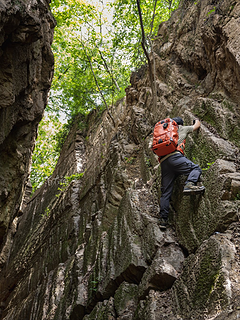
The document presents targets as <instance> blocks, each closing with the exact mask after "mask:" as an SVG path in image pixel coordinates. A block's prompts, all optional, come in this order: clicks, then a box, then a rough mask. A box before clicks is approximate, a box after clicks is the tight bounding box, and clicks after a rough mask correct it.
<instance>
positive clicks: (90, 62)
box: [79, 40, 116, 127]
mask: <svg viewBox="0 0 240 320" xmlns="http://www.w3.org/2000/svg"><path fill="white" fill-rule="evenodd" d="M79 41H80V42H81V44H82V47H83V50H84V51H85V54H86V57H87V59H88V62H89V64H90V68H91V71H92V74H93V77H94V80H95V83H96V85H97V88H98V91H99V93H100V95H101V97H102V100H103V102H104V104H105V106H106V109H107V113H108V115H109V116H110V118H111V120H112V122H113V125H114V127H116V125H115V121H114V119H113V117H112V114H111V113H110V111H109V108H108V104H107V102H106V100H105V98H104V95H103V93H102V90H101V88H100V87H99V84H98V80H97V78H96V75H95V72H94V70H93V66H92V61H91V59H90V57H89V55H88V54H87V50H86V48H85V45H84V43H83V42H82V40H79Z"/></svg>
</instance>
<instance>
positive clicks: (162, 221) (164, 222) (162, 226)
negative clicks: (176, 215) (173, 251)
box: [159, 218, 168, 230]
mask: <svg viewBox="0 0 240 320" xmlns="http://www.w3.org/2000/svg"><path fill="white" fill-rule="evenodd" d="M167 226H168V219H164V218H160V219H159V227H160V229H162V230H166V229H167Z"/></svg>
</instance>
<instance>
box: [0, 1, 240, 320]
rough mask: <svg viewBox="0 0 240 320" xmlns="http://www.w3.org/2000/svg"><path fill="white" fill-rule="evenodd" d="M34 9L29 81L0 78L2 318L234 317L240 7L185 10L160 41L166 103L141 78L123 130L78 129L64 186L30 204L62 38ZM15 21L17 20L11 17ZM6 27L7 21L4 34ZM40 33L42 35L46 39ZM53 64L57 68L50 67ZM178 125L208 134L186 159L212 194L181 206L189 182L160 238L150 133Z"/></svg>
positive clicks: (162, 29) (118, 125)
mask: <svg viewBox="0 0 240 320" xmlns="http://www.w3.org/2000/svg"><path fill="white" fill-rule="evenodd" d="M31 5H32V6H33V5H34V3H32V2H31ZM0 8H1V10H2V11H1V14H2V16H3V17H4V14H5V15H6V13H4V12H7V11H4V10H5V9H6V10H10V6H9V7H8V9H7V5H6V4H5V2H4V3H3V2H1V7H0ZM3 8H5V9H3ZM14 8H15V6H12V8H11V10H12V11H11V12H12V14H13V15H12V18H11V19H13V17H14V12H15V11H14V10H15V9H14ZM17 8H18V6H17V5H16V10H17ZM30 8H31V6H30ZM35 8H36V11H35V12H38V13H39V12H41V15H40V17H36V16H34V15H33V14H32V15H31V14H30V13H29V14H28V11H27V12H25V11H24V13H23V12H22V15H23V16H24V20H22V21H26V22H25V24H23V22H22V24H21V23H20V22H17V21H16V20H14V19H13V21H15V22H14V23H15V24H17V25H18V26H20V27H19V28H15V29H14V27H12V28H10V29H11V32H10V31H9V32H8V35H9V39H11V41H12V45H13V44H14V45H16V46H17V44H18V43H21V50H26V52H27V53H28V54H30V52H32V54H33V52H34V54H35V57H36V58H35V60H34V63H33V62H31V63H32V65H31V64H30V65H29V66H28V69H27V70H31V71H26V70H25V71H22V72H20V74H19V73H17V72H16V75H15V72H13V71H14V70H15V69H14V67H13V65H11V64H9V68H10V71H8V70H6V68H7V65H8V64H4V66H2V68H0V70H1V71H0V72H2V77H3V78H1V76H0V78H1V79H0V82H1V81H2V85H0V90H1V88H2V87H3V86H4V85H5V86H6V88H7V90H2V91H4V93H2V95H6V98H4V103H3V105H2V107H1V109H0V112H3V116H4V117H5V119H6V120H5V122H4V125H5V127H4V125H2V126H1V129H0V130H2V133H1V137H3V138H2V140H1V141H2V142H1V150H3V151H2V152H3V154H4V157H5V158H4V159H5V160H4V162H3V165H2V167H1V169H0V170H2V171H3V174H2V177H3V179H5V182H6V181H7V180H6V179H12V180H11V181H12V182H11V183H9V184H7V183H3V184H2V185H1V188H0V190H1V191H0V192H1V198H0V200H1V201H2V202H1V203H0V204H1V206H2V207H4V208H5V209H4V210H5V211H1V219H2V221H3V222H2V225H1V226H2V227H1V235H2V239H1V241H2V246H1V256H0V258H1V272H0V288H1V290H0V309H1V316H0V319H4V320H12V319H16V320H17V319H18V320H23V319H24V320H28V319H29V320H30V319H31V320H32V319H34V320H38V319H39V320H40V319H41V320H43V319H44V320H50V319H54V320H66V319H70V320H81V319H84V320H87V319H88V320H90V319H98V320H99V319H104V320H105V319H112V320H123V319H128V320H131V319H132V320H165V319H168V320H175V319H179V320H196V319H198V320H205V319H216V320H222V319H237V318H238V317H239V316H240V315H239V308H240V292H239V290H240V289H239V281H240V278H239V274H240V273H239V271H240V258H239V256H240V255H239V253H240V252H239V248H240V242H239V241H240V240H239V239H240V237H239V236H240V223H239V205H240V198H239V197H240V177H239V175H240V171H239V170H240V162H239V146H240V145H239V141H240V131H239V127H240V112H239V98H240V97H239V95H240V81H239V80H240V79H239V74H240V73H239V71H240V70H239V69H240V68H239V63H240V60H239V50H240V42H239V31H240V30H239V26H240V25H239V16H240V3H239V1H236V0H223V1H218V2H217V3H216V1H210V0H208V1H207V0H203V1H198V2H197V1H195V2H193V1H183V2H182V4H181V6H180V8H179V9H178V10H177V11H175V12H174V13H173V14H172V17H171V19H170V20H169V21H167V22H164V23H162V24H161V25H160V26H159V30H158V37H157V39H156V40H155V41H154V55H152V56H151V59H153V58H154V59H155V63H156V76H157V105H156V106H154V105H153V103H152V102H153V99H152V92H151V86H150V83H149V75H148V72H147V68H146V66H144V67H142V68H140V69H139V70H138V71H137V72H135V73H133V74H132V76H131V86H129V87H128V88H126V97H125V98H124V99H122V100H121V101H118V103H116V105H115V106H114V107H110V112H111V114H112V116H113V118H114V120H115V126H114V125H113V122H112V120H111V118H110V117H109V115H108V113H107V112H104V113H103V114H102V117H101V119H99V118H98V117H96V112H95V111H93V112H92V113H91V114H90V115H89V117H88V123H87V124H88V125H87V126H85V129H83V130H79V129H78V128H79V126H78V123H76V124H75V126H74V127H73V128H72V131H71V132H70V134H69V136H68V138H67V140H66V142H65V144H64V147H63V150H62V153H61V156H60V158H59V161H58V164H57V166H56V169H55V171H54V173H53V175H52V176H51V177H50V178H49V179H48V180H47V181H46V182H45V184H44V185H43V186H42V187H41V188H40V189H39V190H37V191H36V193H35V194H34V195H33V197H32V198H29V197H28V196H27V195H28V193H29V187H28V186H26V188H24V186H25V184H26V181H27V170H28V166H29V161H30V155H31V150H32V147H33V144H34V139H35V132H36V126H37V122H38V121H39V120H40V118H41V115H42V112H43V109H44V106H45V103H46V93H47V90H48V89H49V85H50V80H51V76H50V75H51V72H52V60H51V59H52V55H51V54H50V43H51V40H50V39H51V37H52V28H53V26H54V21H53V19H52V18H51V15H50V13H49V11H48V5H47V3H45V2H44V3H43V2H41V5H40V3H38V4H36V7H35ZM19 10H20V8H19ZM41 10H43V11H41ZM6 16H7V18H8V19H10V17H11V14H10V11H9V14H8V15H6ZM30 16H31V17H33V18H32V19H33V20H31V18H30ZM19 17H21V14H18V15H17V18H18V19H20V18H19ZM48 17H49V20H48ZM7 18H6V17H5V18H4V19H7ZM4 19H2V20H1V21H6V20H4ZM34 19H35V20H34ZM20 20H21V19H20ZM27 21H31V23H30V22H29V23H27ZM33 21H34V23H33ZM50 22H51V23H50ZM15 24H13V26H14V25H15ZM4 25H5V27H4ZM6 25H9V24H4V23H2V28H3V29H4V28H5V29H6ZM30 25H31V28H32V29H31V32H30V31H29V29H30ZM43 28H45V29H43ZM5 29H4V30H5ZM14 30H15V31H14ZM43 31H44V32H43ZM4 32H5V31H4ZM4 32H3V33H2V34H3V35H2V36H1V39H2V41H4V39H5V38H4V37H5V35H6V34H7V33H6V32H5V33H4ZM39 32H43V33H42V34H43V37H40V38H38V36H37V35H39ZM30 40H31V41H30ZM44 41H46V42H44ZM8 43H9V42H8ZM46 43H47V44H46ZM6 48H7V47H6ZM24 48H25V49H24ZM33 48H34V49H33ZM43 48H44V49H43ZM6 50H10V49H6ZM19 50H20V49H19ZM8 52H9V51H6V53H5V52H4V51H1V54H2V55H5V54H6V57H5V58H4V59H10V58H11V57H12V55H13V52H12V53H11V54H12V55H11V54H10V53H8ZM16 52H17V50H16V49H15V50H14V53H15V54H16ZM21 52H22V51H21ZM21 52H20V53H21ZM43 52H45V54H46V55H47V56H45V57H48V58H46V59H43V60H42V58H41V57H43V56H44V54H43ZM20 53H19V59H16V58H15V62H14V63H20V64H22V67H23V66H24V63H23V61H32V60H31V59H30V58H29V56H27V57H28V60H24V59H25V58H24V57H25V55H24V54H23V55H21V54H20ZM26 59H27V58H26ZM21 61H22V62H21ZM36 61H38V63H37V65H36V64H35V63H36ZM1 63H2V62H1ZM29 63H30V62H29ZM44 63H48V64H47V65H46V64H44ZM43 65H44V68H43V67H42V66H43ZM19 68H20V66H19ZM42 68H43V69H42ZM34 70H35V71H34ZM41 70H44V72H43V71H41ZM24 72H25V73H24ZM27 72H29V75H28V77H26V76H24V75H25V74H27ZM34 72H36V74H38V75H39V76H36V77H34V76H33V78H34V79H35V82H32V81H33V80H31V84H32V85H30V84H29V83H27V82H28V81H30V80H29V79H33V78H31V77H32V76H31V75H30V74H34ZM10 74H12V75H11V76H10ZM20 75H21V76H22V77H23V79H22V80H21V81H20V82H18V81H19V80H17V79H20V78H19V77H20ZM40 75H41V76H40ZM4 77H5V78H8V80H7V81H4V80H3V79H5V78H4ZM20 85H22V86H23V87H22V89H21V88H20V87H19V86H20ZM39 88H41V90H40V89H39ZM7 92H9V94H7ZM40 92H41V94H43V93H44V94H43V96H41V98H39V95H40ZM20 93H21V94H20ZM20 98H21V99H22V100H21V99H20ZM34 99H36V100H34ZM39 99H40V100H39ZM16 105H17V106H18V107H17V108H15V106H16ZM11 108H12V109H11ZM7 110H9V111H7ZM11 110H15V113H14V112H12V111H11ZM16 110H18V111H17V115H16ZM8 112H9V113H8ZM10 115H11V117H12V118H11V117H10ZM177 115H179V116H182V117H183V118H184V121H185V124H188V125H191V124H192V121H193V119H195V118H196V117H198V118H199V119H200V120H201V122H202V125H201V128H200V130H199V131H198V132H196V133H194V134H193V135H191V136H189V137H188V140H187V147H186V156H187V157H188V158H189V159H191V160H192V161H194V162H195V163H198V164H199V165H200V166H201V167H202V169H203V182H202V183H203V184H204V185H205V187H206V192H205V194H204V195H198V196H189V197H186V196H183V194H182V189H183V184H184V181H185V178H184V177H181V178H179V179H178V180H177V181H176V183H175V188H174V192H173V196H172V201H171V210H170V226H169V227H168V228H167V230H166V231H162V230H160V228H159V225H158V215H159V196H160V192H161V191H160V181H161V172H160V167H159V164H158V161H157V159H156V157H155V156H154V155H153V153H152V151H151V150H150V149H149V145H151V136H150V135H149V133H150V132H151V131H152V129H153V126H154V124H155V123H156V122H157V121H158V120H160V119H163V118H165V117H167V116H170V117H174V116H177ZM1 119H2V117H1ZM0 121H2V120H0ZM81 121H83V120H82V119H81V118H79V119H78V122H81ZM9 123H11V125H10V124H9ZM10 127H11V128H10ZM4 128H5V129H4ZM17 139H20V140H17ZM21 139H22V140H21ZM16 141H17V142H16ZM21 141H24V145H23V149H21V150H20V151H19V149H18V148H19V146H22V144H21ZM15 142H16V143H15ZM10 149H11V152H9V151H10ZM19 152H20V153H19ZM20 154H21V155H22V156H21V157H20V156H19V158H18V155H20ZM1 161H2V160H1ZM16 163H17V164H18V166H22V171H21V172H22V173H19V171H18V170H17V168H18V167H17V166H16ZM4 166H5V167H4ZM76 173H83V176H82V178H80V179H78V180H74V181H72V182H71V183H69V184H67V185H66V186H65V187H64V188H63V187H62V186H61V182H63V181H64V177H65V176H66V175H67V176H70V175H72V174H76ZM1 181H3V180H1ZM9 181H10V180H9ZM0 183H2V182H0ZM6 186H9V187H8V188H9V189H7V187H6ZM59 187H60V188H61V190H59ZM20 189H21V190H25V197H22V194H23V191H21V192H20V191H19V190H20ZM16 190H18V192H15V191H16ZM20 203H23V205H22V206H21V210H19V204H20ZM17 204H18V205H17Z"/></svg>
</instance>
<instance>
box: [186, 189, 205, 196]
mask: <svg viewBox="0 0 240 320" xmlns="http://www.w3.org/2000/svg"><path fill="white" fill-rule="evenodd" d="M204 192H205V188H204V189H201V190H185V191H183V194H184V195H186V196H191V195H195V194H204Z"/></svg>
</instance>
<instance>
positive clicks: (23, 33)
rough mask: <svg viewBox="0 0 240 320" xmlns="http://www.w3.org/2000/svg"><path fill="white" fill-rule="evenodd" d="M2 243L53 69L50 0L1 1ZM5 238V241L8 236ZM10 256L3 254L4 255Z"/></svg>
mask: <svg viewBox="0 0 240 320" xmlns="http://www.w3.org/2000/svg"><path fill="white" fill-rule="evenodd" d="M0 21H1V22H0V33H1V36H0V154H1V157H0V176H1V179H0V243H2V242H3V240H4V239H5V237H6V233H7V230H8V229H9V228H10V227H11V223H12V221H13V219H14V217H16V216H18V215H19V214H21V212H19V210H21V198H22V194H23V190H24V187H25V182H26V180H27V178H28V174H29V164H30V159H31V153H32V150H33V147H34V141H35V138H36V131H37V125H38V123H39V121H40V120H41V117H42V115H43V111H44V108H45V106H46V101H47V93H48V90H49V87H50V84H51V79H52V74H53V63H54V62H53V55H52V52H51V47H50V46H51V42H52V38H53V28H54V25H55V22H54V19H53V17H52V15H51V13H50V11H49V4H48V2H47V1H44V0H43V1H39V2H35V1H21V0H20V1H4V0H2V1H1V2H0ZM4 241H5V240H4ZM4 259H5V255H4V254H3V255H1V257H0V264H1V262H2V261H1V260H4Z"/></svg>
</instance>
